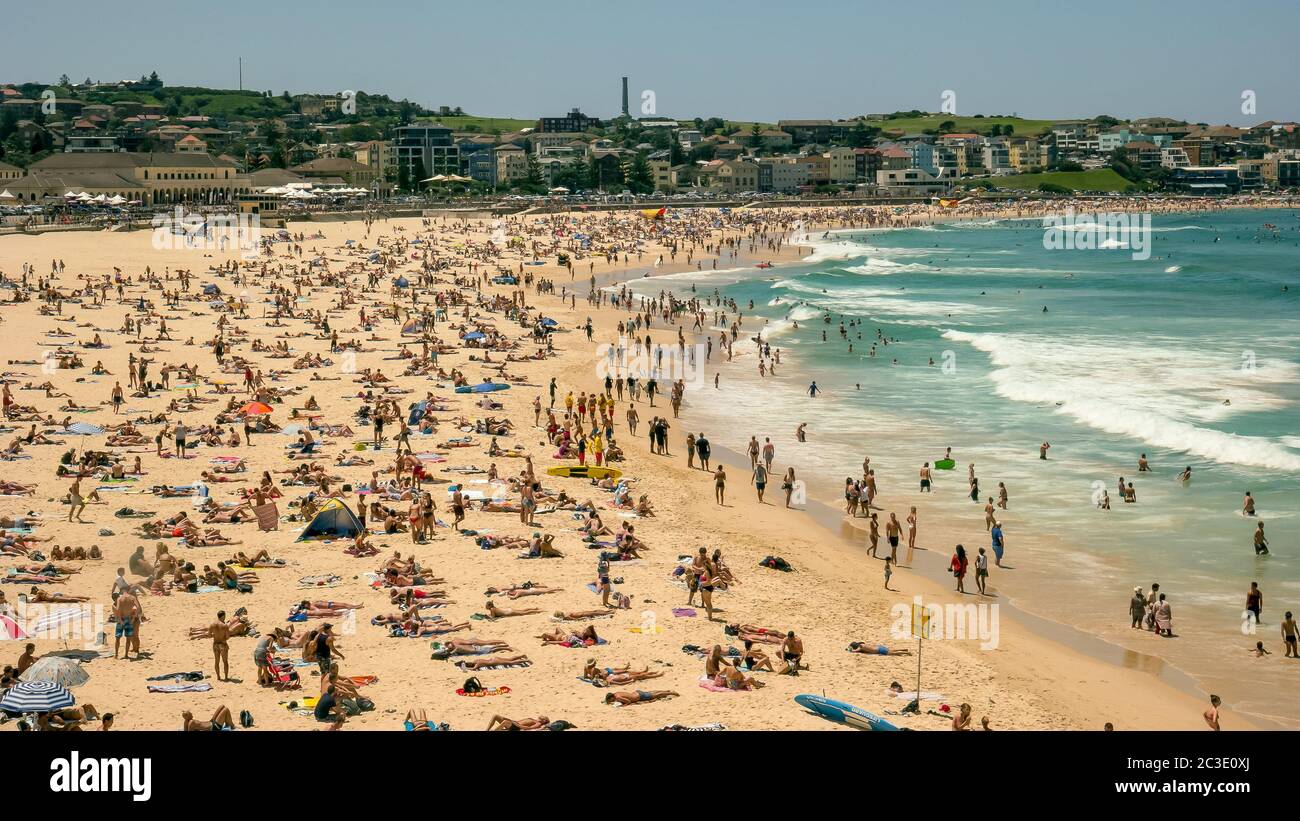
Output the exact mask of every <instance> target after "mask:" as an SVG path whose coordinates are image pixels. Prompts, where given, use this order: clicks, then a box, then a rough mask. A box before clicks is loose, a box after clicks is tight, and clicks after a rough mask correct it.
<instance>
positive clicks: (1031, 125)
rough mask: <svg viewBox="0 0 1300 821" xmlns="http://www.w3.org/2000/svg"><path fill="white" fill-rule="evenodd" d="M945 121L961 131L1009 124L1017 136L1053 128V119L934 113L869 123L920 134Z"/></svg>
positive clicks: (894, 130) (899, 131)
mask: <svg viewBox="0 0 1300 821" xmlns="http://www.w3.org/2000/svg"><path fill="white" fill-rule="evenodd" d="M945 122H952V123H953V126H954V127H953V129H952V130H953V131H956V132H961V133H970V132H974V133H976V134H987V133H988V130H989V128H991V127H992V126H994V125H998V126H1007V125H1009V126H1011V127H1012V129H1013V130H1014V132H1015V134H1016V136H1018V137H1032V136H1035V135H1037V134H1041V133H1042V132H1044V131H1046V130H1048V129H1049V128H1051V125H1052V122H1053V121H1052V120H1025V119H1022V118H1020V117H957V116H953V115H944V114H933V115H930V116H926V117H903V118H900V119H897V120H869V121H868V124H869V125H874V126H876V127H877V128H880V129H881V130H883V131H886V132H894V133H896V134H919V133H921V132H923V131H926V130H927V129H928V130H932V131H933V130H938V128H939V125H940V124H941V123H945Z"/></svg>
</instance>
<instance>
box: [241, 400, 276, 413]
mask: <svg viewBox="0 0 1300 821" xmlns="http://www.w3.org/2000/svg"><path fill="white" fill-rule="evenodd" d="M239 412H240V414H242V415H244V416H263V415H265V414H268V413H271V406H270V405H268V404H266V403H265V402H249V403H248V404H247V405H245V406H244V407H242V408H240V409H239Z"/></svg>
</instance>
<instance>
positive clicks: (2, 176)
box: [0, 162, 23, 180]
mask: <svg viewBox="0 0 1300 821" xmlns="http://www.w3.org/2000/svg"><path fill="white" fill-rule="evenodd" d="M22 175H23V170H22V169H21V168H19V167H18V166H16V165H10V164H9V163H7V162H0V180H16V179H19V178H21V177H22Z"/></svg>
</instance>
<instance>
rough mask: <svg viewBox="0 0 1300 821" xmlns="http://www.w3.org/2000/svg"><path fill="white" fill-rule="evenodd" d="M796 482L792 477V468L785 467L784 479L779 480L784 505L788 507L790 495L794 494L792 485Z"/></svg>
mask: <svg viewBox="0 0 1300 821" xmlns="http://www.w3.org/2000/svg"><path fill="white" fill-rule="evenodd" d="M796 482H798V480H797V479H795V478H794V468H786V470H785V479H784V480H783V481H782V482H781V489H782V490H784V491H785V506H786V507H787V508H789V507H790V497H791V496H792V495H794V486H795V483H796Z"/></svg>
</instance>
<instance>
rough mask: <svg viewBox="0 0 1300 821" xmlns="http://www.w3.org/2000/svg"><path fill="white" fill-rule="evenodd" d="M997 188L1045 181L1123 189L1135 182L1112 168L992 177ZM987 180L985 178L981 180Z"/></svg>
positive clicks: (1081, 187)
mask: <svg viewBox="0 0 1300 821" xmlns="http://www.w3.org/2000/svg"><path fill="white" fill-rule="evenodd" d="M987 181H988V182H990V183H992V184H993V186H994V187H995V188H999V189H1009V190H1014V191H1029V190H1037V188H1038V186H1039V185H1041V184H1043V183H1051V184H1054V185H1059V186H1062V187H1064V188H1069V189H1071V190H1073V191H1123V190H1124V189H1126V188H1128V187H1129V186H1131V185H1132V184H1133V183H1131V182H1129V181H1128V180H1126V179H1124V178H1123V177H1121V176H1120V175H1119V174H1116V173H1115V171H1114V170H1113V169H1110V168H1098V169H1094V170H1092V171H1048V172H1046V173H1043V174H1018V175H1016V176H1013V177H992V178H989V179H988V180H987ZM979 182H985V180H979Z"/></svg>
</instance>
